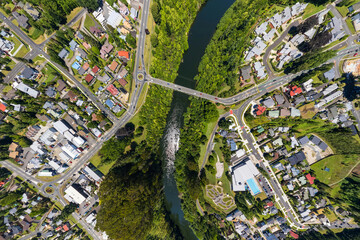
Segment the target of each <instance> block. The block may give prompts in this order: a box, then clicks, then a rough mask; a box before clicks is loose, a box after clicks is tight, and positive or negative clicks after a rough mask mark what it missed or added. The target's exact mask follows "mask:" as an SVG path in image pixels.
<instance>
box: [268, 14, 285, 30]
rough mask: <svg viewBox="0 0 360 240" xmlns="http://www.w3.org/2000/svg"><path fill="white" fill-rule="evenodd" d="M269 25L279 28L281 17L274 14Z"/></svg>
mask: <svg viewBox="0 0 360 240" xmlns="http://www.w3.org/2000/svg"><path fill="white" fill-rule="evenodd" d="M269 22H270V24H271V25H272V27H273V28H278V27H280V26H281V23H282V22H281V15H280V14H279V13H276V14H275V15H274V16H273V17H272V18H271V19H270V20H269Z"/></svg>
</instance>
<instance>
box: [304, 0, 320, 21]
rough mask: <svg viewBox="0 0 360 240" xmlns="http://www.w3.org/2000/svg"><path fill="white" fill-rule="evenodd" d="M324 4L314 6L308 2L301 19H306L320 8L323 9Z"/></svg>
mask: <svg viewBox="0 0 360 240" xmlns="http://www.w3.org/2000/svg"><path fill="white" fill-rule="evenodd" d="M325 7H326V6H324V5H320V6H315V5H314V4H312V3H309V4H308V5H307V7H306V8H305V11H304V14H303V17H302V18H303V19H306V18H308V17H311V16H312V15H314V14H315V13H318V12H320V11H321V10H323V9H324V8H325Z"/></svg>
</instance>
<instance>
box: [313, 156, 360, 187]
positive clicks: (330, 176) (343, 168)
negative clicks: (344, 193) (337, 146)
mask: <svg viewBox="0 0 360 240" xmlns="http://www.w3.org/2000/svg"><path fill="white" fill-rule="evenodd" d="M359 160H360V157H359V156H358V155H356V154H349V155H333V156H330V157H327V158H324V159H323V160H321V161H319V162H317V163H314V164H313V165H311V169H312V170H314V171H315V174H316V178H317V179H318V180H319V181H321V182H323V183H325V184H328V185H331V184H334V183H336V182H338V181H340V180H341V179H343V178H345V177H346V176H347V175H348V173H349V171H350V170H351V169H352V168H353V167H354V166H355V165H356V164H357V163H358V162H359ZM325 167H327V168H329V169H330V170H329V172H327V171H325V170H323V169H324V168H325Z"/></svg>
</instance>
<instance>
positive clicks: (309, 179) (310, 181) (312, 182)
mask: <svg viewBox="0 0 360 240" xmlns="http://www.w3.org/2000/svg"><path fill="white" fill-rule="evenodd" d="M306 179H307V180H308V181H309V183H310V184H314V180H315V179H316V178H315V177H313V176H311V174H310V173H308V174H306Z"/></svg>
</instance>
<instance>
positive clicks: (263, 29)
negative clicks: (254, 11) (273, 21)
mask: <svg viewBox="0 0 360 240" xmlns="http://www.w3.org/2000/svg"><path fill="white" fill-rule="evenodd" d="M267 26H268V22H263V23H262V24H260V26H258V27H257V28H256V29H255V33H256V34H257V35H262V34H266V29H267Z"/></svg>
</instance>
